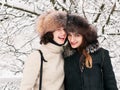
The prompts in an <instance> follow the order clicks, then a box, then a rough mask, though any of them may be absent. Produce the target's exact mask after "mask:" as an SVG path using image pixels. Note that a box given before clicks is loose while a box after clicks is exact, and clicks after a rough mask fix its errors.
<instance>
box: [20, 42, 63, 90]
mask: <svg viewBox="0 0 120 90" xmlns="http://www.w3.org/2000/svg"><path fill="white" fill-rule="evenodd" d="M40 50H41V51H42V52H43V56H44V58H45V60H47V62H44V63H43V80H42V90H64V85H63V81H64V61H63V58H62V55H61V52H62V51H63V48H62V47H60V46H56V45H54V44H51V43H49V44H47V45H42V46H41V48H40ZM40 58H41V56H40V53H39V52H38V51H35V52H33V53H32V54H31V55H30V56H29V57H28V60H27V61H26V63H25V67H24V71H23V79H22V82H21V87H20V90H39V77H40V76H39V74H40V63H41V62H40V61H41V60H40Z"/></svg>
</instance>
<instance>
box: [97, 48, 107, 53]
mask: <svg viewBox="0 0 120 90" xmlns="http://www.w3.org/2000/svg"><path fill="white" fill-rule="evenodd" d="M95 53H97V54H103V53H104V54H109V51H108V50H107V49H105V48H103V47H100V48H99V49H98V50H97V51H96V52H95Z"/></svg>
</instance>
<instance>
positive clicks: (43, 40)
mask: <svg viewBox="0 0 120 90" xmlns="http://www.w3.org/2000/svg"><path fill="white" fill-rule="evenodd" d="M40 39H41V40H40V44H47V43H48V42H50V41H51V40H53V32H47V33H46V34H44V35H43V36H42V37H41V38H40Z"/></svg>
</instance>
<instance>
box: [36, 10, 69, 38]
mask: <svg viewBox="0 0 120 90" xmlns="http://www.w3.org/2000/svg"><path fill="white" fill-rule="evenodd" d="M66 21H67V13H66V12H64V11H50V12H46V13H45V14H42V15H40V16H39V18H38V21H37V31H38V33H39V34H40V36H43V35H44V34H45V33H47V32H53V31H55V30H56V29H57V28H60V27H66Z"/></svg>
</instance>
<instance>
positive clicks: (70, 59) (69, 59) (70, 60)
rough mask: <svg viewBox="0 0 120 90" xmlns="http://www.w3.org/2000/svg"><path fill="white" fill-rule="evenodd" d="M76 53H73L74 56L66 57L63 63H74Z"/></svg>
mask: <svg viewBox="0 0 120 90" xmlns="http://www.w3.org/2000/svg"><path fill="white" fill-rule="evenodd" d="M77 55H78V53H77V52H75V53H74V54H72V55H70V56H67V57H65V58H64V61H65V63H71V62H73V61H74V59H75V58H76V57H77Z"/></svg>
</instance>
